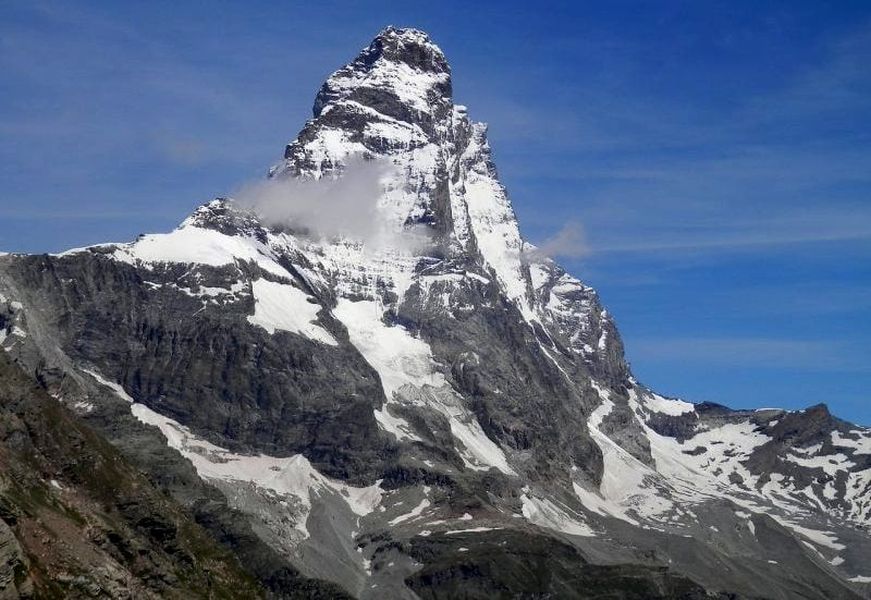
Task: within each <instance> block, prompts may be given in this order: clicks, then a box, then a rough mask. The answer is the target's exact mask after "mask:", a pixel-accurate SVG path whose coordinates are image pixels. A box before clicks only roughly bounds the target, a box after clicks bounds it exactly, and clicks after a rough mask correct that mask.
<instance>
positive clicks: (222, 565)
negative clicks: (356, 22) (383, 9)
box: [0, 27, 871, 599]
mask: <svg viewBox="0 0 871 600" xmlns="http://www.w3.org/2000/svg"><path fill="white" fill-rule="evenodd" d="M0 347H2V349H3V352H2V353H0V467H2V468H0V598H16V597H18V596H19V595H20V596H22V597H35V598H42V597H112V598H148V597H155V598H157V597H178V598H191V597H198V596H199V597H246V598H247V597H268V598H337V597H339V598H340V597H353V598H373V599H374V598H408V599H411V598H493V597H500V598H587V597H597V598H708V597H715V598H783V599H787V598H820V599H823V598H826V599H833V598H862V597H865V598H868V597H871V535H869V524H871V431H869V430H868V429H865V428H862V427H858V426H855V425H852V424H850V423H847V422H844V421H842V420H840V419H838V418H836V417H835V416H833V415H831V414H830V413H829V411H828V409H827V408H826V406H825V405H823V404H820V405H817V406H813V407H810V408H808V409H807V410H804V411H798V412H789V411H784V410H778V409H762V410H755V411H747V410H731V409H729V408H726V407H723V406H718V405H713V404H692V403H689V402H684V401H681V400H676V399H673V398H668V397H664V396H661V395H659V394H657V393H655V392H654V391H652V390H650V389H648V388H647V387H646V386H644V385H643V384H642V383H640V382H639V381H637V380H636V379H635V378H634V377H633V375H632V373H631V371H630V369H629V367H628V365H627V362H626V360H625V358H624V355H623V347H622V344H621V341H620V335H619V333H618V331H617V329H616V327H615V324H614V320H613V318H612V315H611V314H610V313H609V312H608V311H607V310H605V308H603V306H602V304H601V303H600V301H599V298H598V296H597V294H596V292H595V291H594V290H593V289H592V288H590V287H589V286H587V285H585V284H584V283H583V282H582V281H580V280H578V279H576V278H575V277H573V276H572V275H570V274H568V273H566V272H565V271H564V270H563V269H562V268H561V267H560V266H559V265H557V264H556V263H555V262H554V261H553V260H551V259H550V258H548V257H547V256H544V255H543V253H542V252H540V251H539V250H538V249H537V248H536V247H535V246H533V245H531V244H530V243H528V242H527V241H526V240H524V239H523V237H522V236H521V234H520V229H519V226H518V222H517V219H516V217H515V214H514V211H513V209H512V207H511V203H510V201H509V199H508V196H507V193H506V190H505V188H504V187H503V185H502V184H501V183H500V181H499V177H498V174H497V170H496V167H495V165H494V163H493V159H492V157H491V152H490V147H489V144H488V142H487V128H486V126H485V125H484V124H482V123H479V122H476V121H473V120H471V118H470V116H469V112H468V111H467V109H466V108H465V107H463V106H460V105H457V104H455V103H454V100H453V95H452V85H451V70H450V67H449V64H448V61H447V59H446V58H445V56H444V54H443V53H442V51H441V50H440V49H439V48H438V46H436V45H435V44H434V43H433V42H432V40H431V39H430V38H429V37H428V36H427V35H426V34H425V33H423V32H421V31H418V30H414V29H397V28H393V27H388V28H386V29H385V30H383V31H382V32H381V33H379V34H378V36H377V37H376V38H375V39H374V40H373V41H372V43H371V44H370V45H369V46H368V47H366V48H365V49H363V50H362V51H361V52H360V53H359V55H358V56H357V57H356V58H354V59H353V60H352V61H351V62H350V63H348V64H347V65H345V66H343V67H341V68H340V69H339V70H337V71H336V72H335V73H333V75H331V76H330V77H329V78H328V79H327V81H326V82H325V83H324V84H323V86H322V87H321V89H320V91H318V93H317V96H316V97H315V102H314V110H313V116H312V118H311V120H309V121H308V122H307V123H305V125H304V126H303V128H302V130H301V131H300V133H299V134H298V135H297V137H296V138H295V139H294V140H293V141H291V142H290V143H289V144H288V145H287V147H286V149H285V151H284V158H283V160H282V161H281V162H280V163H279V164H277V165H275V166H273V167H272V168H271V169H270V170H269V174H268V177H266V178H265V180H264V181H263V182H262V183H258V184H256V185H254V186H250V187H249V188H246V189H245V190H244V191H243V192H241V193H240V194H239V197H238V198H236V200H233V199H227V198H221V199H217V200H214V201H212V202H209V203H208V204H205V205H203V206H202V207H200V208H199V209H197V210H196V211H195V212H194V213H193V214H192V215H190V216H189V217H188V218H187V219H186V220H185V221H184V222H182V223H181V225H180V226H179V227H178V228H177V229H175V230H174V231H172V232H169V233H158V234H152V235H143V236H140V237H139V238H138V239H137V240H135V241H133V242H131V243H127V244H105V245H99V246H92V247H88V248H81V249H75V250H70V251H68V252H64V253H62V254H58V255H4V256H0Z"/></svg>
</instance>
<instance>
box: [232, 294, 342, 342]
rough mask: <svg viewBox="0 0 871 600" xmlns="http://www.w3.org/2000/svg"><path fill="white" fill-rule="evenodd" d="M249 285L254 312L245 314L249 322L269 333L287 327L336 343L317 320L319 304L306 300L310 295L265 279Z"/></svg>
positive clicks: (287, 329)
mask: <svg viewBox="0 0 871 600" xmlns="http://www.w3.org/2000/svg"><path fill="white" fill-rule="evenodd" d="M251 289H252V292H253V294H254V314H253V315H250V316H249V317H248V322H249V323H251V324H252V325H257V326H259V327H262V328H263V329H265V330H266V331H268V332H269V333H270V334H274V333H275V332H276V330H281V331H289V332H291V333H296V334H298V335H301V336H303V337H307V338H309V339H311V340H315V341H317V342H321V343H323V344H328V345H330V346H338V345H339V343H338V342H337V341H336V338H334V337H333V336H332V335H330V332H328V331H327V330H326V329H324V328H323V327H321V326H320V325H318V324H317V323H316V321H317V318H318V312H320V310H321V308H322V307H321V305H320V304H316V303H312V302H309V299H310V298H311V296H309V295H308V294H306V293H305V292H303V291H302V290H301V289H299V288H297V287H295V286H293V285H290V284H287V283H276V282H274V281H268V280H266V279H256V280H254V281H253V282H252V283H251Z"/></svg>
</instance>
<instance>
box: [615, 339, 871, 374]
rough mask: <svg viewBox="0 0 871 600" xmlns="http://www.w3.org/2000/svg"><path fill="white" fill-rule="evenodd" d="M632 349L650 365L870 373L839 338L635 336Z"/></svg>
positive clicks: (868, 368) (858, 355)
mask: <svg viewBox="0 0 871 600" xmlns="http://www.w3.org/2000/svg"><path fill="white" fill-rule="evenodd" d="M629 348H630V350H631V352H632V355H634V356H635V357H636V358H637V359H640V360H644V361H645V362H647V363H649V364H658V363H679V364H685V365H692V366H694V367H697V366H698V365H709V366H713V367H717V368H724V367H740V368H744V369H746V368H750V369H759V370H766V369H772V368H777V369H795V370H801V371H808V370H811V371H826V372H869V371H871V364H868V362H867V361H866V360H864V357H863V356H862V355H861V354H860V353H859V354H857V348H855V347H852V346H851V345H850V344H847V343H845V342H843V341H840V340H792V339H779V338H759V337H744V338H741V337H738V338H736V337H724V338H710V337H686V338H657V339H645V338H640V339H635V340H633V341H632V342H631V343H630V344H629Z"/></svg>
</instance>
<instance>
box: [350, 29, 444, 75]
mask: <svg viewBox="0 0 871 600" xmlns="http://www.w3.org/2000/svg"><path fill="white" fill-rule="evenodd" d="M382 57H383V58H384V59H385V60H388V61H394V62H402V63H405V64H407V65H409V66H410V67H413V68H415V69H419V70H420V71H424V72H430V73H448V72H450V67H449V65H448V62H447V60H446V59H445V54H444V52H442V50H441V48H439V47H438V46H437V45H436V44H435V42H433V41H432V39H431V38H430V37H429V35H428V34H427V33H426V32H425V31H422V30H420V29H415V28H413V27H394V26H393V25H388V26H387V27H385V28H384V29H382V30H381V31H380V32H379V33H378V35H376V36H375V38H374V39H373V40H372V43H371V44H369V46H368V47H367V48H365V49H364V50H363V51H362V52H361V53H360V56H358V57H357V61H359V62H362V63H364V64H367V65H371V64H372V63H374V62H375V61H376V60H378V59H379V58H382ZM355 62H356V61H355Z"/></svg>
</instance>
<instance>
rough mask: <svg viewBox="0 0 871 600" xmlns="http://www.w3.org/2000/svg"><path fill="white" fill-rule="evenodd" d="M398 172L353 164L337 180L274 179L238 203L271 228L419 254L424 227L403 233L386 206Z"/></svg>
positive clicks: (248, 189)
mask: <svg viewBox="0 0 871 600" xmlns="http://www.w3.org/2000/svg"><path fill="white" fill-rule="evenodd" d="M394 168H395V167H394V166H393V165H392V164H391V163H390V162H388V161H383V160H363V159H362V158H359V159H354V160H350V161H348V163H347V164H346V165H345V167H344V168H343V169H342V173H341V174H340V175H339V176H338V177H323V178H320V179H316V180H314V179H298V178H293V177H281V176H279V177H275V178H272V179H267V180H265V181H257V182H254V183H249V184H247V185H245V186H243V187H241V188H240V189H239V190H238V191H237V192H236V193H235V194H233V199H234V201H235V202H236V203H237V204H239V205H240V206H242V207H243V208H247V209H250V210H252V211H253V212H255V213H256V214H257V215H258V216H259V217H260V219H261V220H262V221H263V222H264V223H265V224H267V225H270V226H274V227H280V228H287V229H290V230H292V231H293V232H294V233H295V234H298V235H303V236H306V237H308V238H311V239H321V240H329V239H334V238H345V239H350V240H353V241H359V242H363V243H364V244H365V245H366V246H367V247H375V248H382V247H386V246H391V247H394V248H396V247H399V248H402V249H409V250H410V249H415V248H418V247H421V246H423V245H426V244H427V243H428V242H429V237H428V235H427V234H426V233H425V232H424V231H423V230H422V228H404V227H402V224H401V223H398V222H396V221H395V219H392V218H391V217H392V216H393V215H391V214H390V211H388V210H386V209H385V208H384V207H383V205H382V199H383V198H384V194H385V182H386V181H387V180H389V179H390V178H391V175H392V173H393V169H394Z"/></svg>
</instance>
